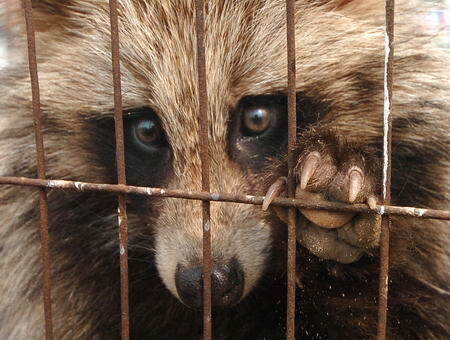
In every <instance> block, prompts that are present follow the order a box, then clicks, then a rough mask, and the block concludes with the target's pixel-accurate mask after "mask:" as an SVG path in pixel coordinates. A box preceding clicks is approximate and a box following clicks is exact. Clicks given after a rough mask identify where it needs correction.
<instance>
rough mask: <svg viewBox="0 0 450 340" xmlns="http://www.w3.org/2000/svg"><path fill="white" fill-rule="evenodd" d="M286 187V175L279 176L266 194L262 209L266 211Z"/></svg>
mask: <svg viewBox="0 0 450 340" xmlns="http://www.w3.org/2000/svg"><path fill="white" fill-rule="evenodd" d="M285 187H286V177H280V178H278V179H277V180H276V181H275V182H274V183H273V184H272V185H271V186H270V188H269V190H267V193H266V196H265V197H264V201H263V204H262V210H263V211H266V210H267V208H268V207H269V205H270V203H272V201H273V200H274V199H275V198H276V197H277V196H278V195H280V193H282V192H283V191H284V189H285Z"/></svg>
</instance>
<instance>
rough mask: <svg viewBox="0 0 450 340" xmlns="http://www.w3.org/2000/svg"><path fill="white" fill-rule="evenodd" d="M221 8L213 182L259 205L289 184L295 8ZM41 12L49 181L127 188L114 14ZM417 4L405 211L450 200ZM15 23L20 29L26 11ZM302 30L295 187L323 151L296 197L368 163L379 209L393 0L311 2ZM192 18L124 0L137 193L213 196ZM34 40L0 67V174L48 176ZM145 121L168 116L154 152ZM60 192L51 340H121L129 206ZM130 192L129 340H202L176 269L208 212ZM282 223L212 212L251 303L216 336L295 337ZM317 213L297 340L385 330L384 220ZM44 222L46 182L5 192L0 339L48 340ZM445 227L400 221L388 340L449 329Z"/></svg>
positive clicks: (403, 144) (219, 252)
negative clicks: (381, 321)
mask: <svg viewBox="0 0 450 340" xmlns="http://www.w3.org/2000/svg"><path fill="white" fill-rule="evenodd" d="M206 3H207V4H206V61H207V86H208V94H209V101H208V112H209V137H210V154H211V190H213V191H216V192H241V193H248V194H257V195H264V194H265V193H266V191H267V189H268V188H269V186H270V184H271V183H272V182H273V181H274V180H276V179H277V178H278V177H279V176H283V175H286V164H285V161H284V159H285V150H286V138H287V136H286V134H287V129H286V110H285V107H286V98H285V95H286V89H287V80H286V76H287V71H286V70H287V68H286V30H285V4H284V1H282V0H240V1H232V0H217V1H206ZM33 6H34V17H35V26H36V30H37V32H36V41H37V54H38V70H39V80H40V89H41V103H42V110H43V116H44V125H45V131H44V133H45V135H44V138H45V149H46V159H47V175H48V178H55V179H72V180H81V181H89V182H98V183H102V182H107V183H115V182H116V175H115V173H116V172H115V171H116V170H115V165H114V164H115V162H114V121H113V109H114V107H113V87H112V73H111V54H110V32H109V27H110V26H109V7H108V3H107V1H104V0H101V1H94V0H64V1H52V0H35V1H33ZM411 8H414V7H410V6H409V5H408V4H404V3H403V2H400V1H399V3H398V4H397V15H396V24H397V25H396V29H395V76H394V77H395V85H394V99H393V107H392V114H393V163H392V166H393V173H392V176H393V177H392V183H393V185H392V202H393V204H395V205H402V206H418V207H430V208H446V209H448V208H449V203H448V192H449V149H450V148H449V146H450V143H449V141H450V138H449V131H450V121H449V103H448V102H449V100H448V98H449V96H450V77H449V70H450V65H449V64H448V55H447V56H445V55H443V54H442V53H441V52H440V51H439V50H437V49H436V48H435V47H434V45H433V44H432V41H431V38H430V37H429V36H425V35H421V34H420V32H417V30H416V26H415V22H416V20H418V18H417V17H416V16H414V11H412V10H411ZM414 9H415V10H417V8H414ZM8 15H9V16H10V18H11V20H13V21H14V22H15V23H16V25H17V26H16V27H18V30H17V32H19V31H20V29H21V28H22V27H23V20H22V19H21V15H22V12H21V9H20V8H17V12H13V13H9V14H8ZM295 21H296V46H297V51H296V52H297V53H296V58H297V80H296V83H297V96H298V103H297V104H298V114H297V116H298V131H299V137H298V148H297V154H298V159H299V164H298V167H297V169H298V172H299V174H298V175H299V179H300V177H301V176H304V172H303V173H302V169H304V167H305V164H306V163H307V162H308V159H309V158H308V157H309V155H310V154H311V153H313V154H314V155H319V156H317V159H318V160H319V161H320V162H321V165H320V167H319V168H317V169H316V171H315V172H314V174H313V175H312V177H311V181H310V183H308V184H307V185H308V186H307V187H306V190H299V191H298V193H299V195H302V194H305V192H314V193H315V194H317V195H320V198H326V199H330V200H339V201H345V202H346V201H348V195H347V194H346V192H347V191H345V190H346V189H345V188H347V189H348V186H349V183H348V177H346V176H347V175H346V174H348V172H349V171H350V170H351V169H355V167H356V168H357V169H359V170H357V172H358V171H359V173H360V174H362V177H363V179H364V181H363V185H362V187H361V188H360V189H361V190H360V191H359V193H358V195H357V196H356V199H355V201H356V202H361V203H363V202H366V201H367V200H368V199H369V198H375V199H378V200H379V197H380V193H379V191H378V190H379V189H378V188H379V187H380V186H379V184H380V177H381V170H380V169H379V164H381V163H380V162H381V158H380V155H381V144H382V131H383V129H382V113H383V76H384V8H383V6H382V1H372V0H353V1H344V0H321V1H319V0H317V1H315V0H298V1H297V2H296V12H295ZM194 24H195V22H194V3H193V1H192V0H167V1H144V0H121V1H120V7H119V30H120V51H121V68H122V93H123V105H124V109H125V112H126V114H125V116H126V117H131V118H125V120H126V121H125V128H126V140H125V143H126V145H125V148H126V161H127V169H126V170H127V181H128V183H129V184H133V185H141V186H154V187H166V188H181V189H186V190H199V189H200V188H201V172H200V156H199V143H200V141H199V137H198V135H197V131H198V118H197V115H198V102H197V87H196V79H197V72H196V66H195V53H196V52H195V26H194ZM25 43H26V40H25V35H23V34H20V32H19V33H17V35H16V36H15V38H14V39H13V40H12V41H11V52H12V53H13V55H14V59H13V63H12V65H11V66H10V67H9V68H8V69H6V70H2V73H1V75H0V94H1V95H0V107H1V108H2V109H1V112H0V175H2V176H6V175H10V176H27V177H35V175H36V156H35V146H34V135H33V128H32V119H31V101H30V97H31V91H30V83H29V76H28V68H27V63H26V45H25ZM251 107H263V108H270V110H272V111H270V112H272V113H273V112H275V113H274V116H276V124H275V123H273V121H271V123H270V124H272V125H273V126H274V127H272V125H271V127H269V128H268V129H272V130H273V131H272V130H267V132H266V131H265V132H264V134H260V135H255V133H254V132H253V131H251V133H249V132H248V131H247V130H245V131H244V130H243V129H242V125H243V124H245V123H246V121H245V120H243V119H241V118H242V117H241V114H242V112H247V111H245V110H247V109H248V108H251ZM136 112H137V113H136ZM252 112H253V111H252ZM136 114H138V115H140V116H139V117H141V116H142V115H143V116H145V117H153V118H152V119H153V120H151V122H155V121H157V122H158V124H159V126H160V131H162V132H161V134H162V135H163V137H161V136H160V139H159V140H158V141H160V140H163V142H161V143H162V144H158V145H157V146H154V145H153V144H152V145H151V148H150V149H149V148H146V146H142V145H141V144H139V143H137V142H136V135H133V134H132V133H131V132H129V131H134V130H132V128H133V126H135V125H133V124H134V123H133V122H134V120H133V119H135V118H133V117H135V116H136ZM273 119H275V118H273ZM146 122H148V121H146ZM252 122H255V121H250V125H249V126H251V127H252V126H253V125H251V123H252ZM274 124H275V125H274ZM253 127H254V126H253ZM256 128H257V127H256ZM243 131H244V132H243ZM245 134H246V135H245ZM144 137H145V136H144ZM147 140H148V139H147ZM155 150H156V151H155ZM342 188H344V189H345V190H344V189H342ZM48 197H49V207H50V212H49V215H50V247H51V255H52V266H51V267H52V287H53V290H52V299H53V312H54V331H55V336H56V338H58V339H116V338H119V335H120V292H119V246H118V238H117V217H116V212H117V198H116V196H114V195H106V194H95V193H89V194H88V193H74V192H70V193H69V192H61V191H55V190H50V191H49V192H48ZM127 200H128V214H129V218H128V222H129V233H130V239H129V256H130V261H129V265H130V313H131V334H132V337H133V339H174V338H180V339H198V338H200V337H201V334H202V333H201V326H202V324H201V321H202V318H201V313H200V312H197V311H195V310H191V309H189V308H187V307H186V306H184V305H183V304H182V303H181V302H180V296H179V289H178V288H177V286H176V282H175V272H176V271H177V268H179V267H178V266H180V265H181V266H189V265H192V264H193V263H196V264H198V263H201V254H202V243H201V240H202V235H201V208H200V207H201V204H200V202H196V201H186V200H179V199H149V198H142V197H134V196H129V197H128V198H127ZM278 215H280V214H276V213H275V212H273V211H272V212H263V211H262V210H261V207H258V206H251V205H241V204H231V203H217V202H215V203H212V205H211V218H212V229H211V230H212V231H211V233H212V247H213V250H212V256H213V261H214V262H215V263H220V262H221V261H230V260H231V259H234V260H236V261H238V262H239V263H240V266H241V268H242V272H243V275H244V282H245V283H244V285H243V288H242V301H240V302H239V303H238V304H237V305H236V306H232V307H229V308H216V309H215V311H214V316H213V320H214V321H213V335H214V337H215V338H217V339H233V338H238V339H281V338H283V337H284V332H285V303H286V301H285V300H286V293H285V226H284V224H283V223H282V221H280V220H279V219H278ZM303 216H304V215H303V214H300V213H299V219H298V220H299V222H298V231H299V235H300V236H299V245H298V263H299V265H298V281H299V288H298V304H297V305H298V322H297V325H298V326H297V328H298V329H297V334H298V336H299V338H300V337H301V338H303V339H343V338H345V337H347V338H353V339H356V338H373V337H374V335H375V334H376V321H377V296H378V275H379V269H378V268H379V261H378V255H377V254H378V239H379V218H378V217H376V216H374V215H370V216H365V215H361V216H360V215H357V216H354V217H353V219H352V221H351V222H349V223H350V224H348V225H347V224H346V225H345V226H342V227H341V228H338V231H337V232H336V233H335V232H334V231H329V232H328V231H327V232H324V229H323V228H319V227H317V226H315V225H313V224H314V222H315V221H316V220H315V219H314V218H312V222H308V220H307V219H305V218H304V217H303ZM331 218H335V215H332V216H331ZM38 220H39V213H38V193H37V192H36V191H35V190H34V189H30V188H24V187H12V186H2V187H1V188H0V221H1V228H0V273H1V276H0V297H1V298H0V338H1V339H41V338H43V336H44V321H43V306H42V297H41V291H42V282H41V258H40V240H39V229H38ZM311 223H312V224H311ZM448 227H449V225H448V222H444V221H436V220H424V219H414V218H406V217H401V218H400V217H392V228H391V261H390V281H389V283H390V287H389V311H388V337H389V338H392V339H402V338H404V339H416V338H417V339H444V338H448V337H449V336H450V333H449V325H448V320H449V319H450V313H449V307H448V306H449V305H450V304H449V302H450V300H449V291H448V283H449V264H450V263H449V228H448ZM330 235H331V236H330ZM336 235H338V236H336ZM335 236H336V237H337V238H336V239H333V241H330V242H331V243H330V244H328V245H327V243H326V242H328V240H329V238H328V237H335ZM336 249H343V250H342V253H337V250H336ZM353 251H354V253H352V252H353Z"/></svg>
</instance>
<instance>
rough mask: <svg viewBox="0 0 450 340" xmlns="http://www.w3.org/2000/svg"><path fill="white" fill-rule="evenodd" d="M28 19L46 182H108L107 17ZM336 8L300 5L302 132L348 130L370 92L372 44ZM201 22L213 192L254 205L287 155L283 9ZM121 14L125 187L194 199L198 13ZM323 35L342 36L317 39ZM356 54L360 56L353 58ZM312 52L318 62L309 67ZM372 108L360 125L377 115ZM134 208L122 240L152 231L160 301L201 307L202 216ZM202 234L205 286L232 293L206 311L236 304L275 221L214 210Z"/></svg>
mask: <svg viewBox="0 0 450 340" xmlns="http://www.w3.org/2000/svg"><path fill="white" fill-rule="evenodd" d="M322 5H323V6H322ZM36 6H37V8H36V13H37V15H36V18H37V27H38V33H37V38H38V51H39V52H40V56H41V58H42V62H40V65H39V71H40V81H41V92H42V105H43V109H44V112H45V117H46V120H47V124H48V126H49V127H53V129H54V130H51V128H50V130H49V133H48V136H47V138H48V140H59V142H58V144H57V145H58V149H56V147H53V146H52V147H51V148H50V150H49V162H50V164H49V168H50V169H49V171H50V173H52V174H53V176H55V177H64V175H62V176H61V174H67V173H68V172H69V169H79V170H80V171H79V172H78V174H79V176H81V177H82V178H81V179H84V180H91V181H107V182H108V181H109V182H114V181H115V177H114V168H113V167H112V166H111V164H113V155H114V141H113V133H112V126H113V124H112V111H113V104H112V100H111V98H112V80H111V69H110V65H111V60H110V33H109V12H108V4H107V2H106V1H102V2H91V1H74V2H73V3H71V5H70V6H65V5H57V4H46V3H42V4H37V5H36ZM340 6H341V5H340V3H328V4H315V3H309V2H300V3H298V8H297V10H298V15H297V16H296V20H297V22H298V25H297V32H296V35H297V40H298V41H299V42H301V53H298V57H297V58H298V65H299V70H298V74H299V78H298V82H297V83H298V89H297V90H298V106H299V111H298V122H299V123H298V128H299V130H304V129H307V128H309V127H310V126H311V125H314V124H316V123H317V122H318V121H319V120H320V122H321V123H325V124H326V123H327V122H328V124H329V125H332V126H333V127H334V128H336V129H338V128H341V129H342V130H345V129H347V127H346V126H347V124H346V123H345V122H341V120H340V119H339V117H340V116H341V115H342V113H343V112H344V111H345V112H346V114H349V112H350V113H351V112H352V111H354V110H356V108H353V109H350V106H351V105H353V101H354V100H360V96H361V94H360V92H361V91H359V90H358V87H359V86H360V84H361V82H363V81H367V82H372V81H369V80H368V79H366V76H365V74H366V73H368V72H369V71H368V70H367V68H368V67H369V68H370V67H372V68H373V67H377V66H378V65H373V64H370V63H369V64H368V61H370V62H371V63H373V60H378V59H377V58H379V57H380V56H381V53H382V52H380V48H379V47H380V46H381V43H380V42H381V37H382V35H381V30H380V29H379V28H378V27H376V28H371V29H369V30H364V31H360V30H358V28H359V27H358V25H359V21H355V20H353V19H350V17H348V16H345V15H343V14H345V13H343V12H342V11H343V10H342V8H340ZM363 7H364V6H363ZM345 10H346V8H345V6H344V12H345ZM305 11H306V12H307V14H306V13H303V12H305ZM206 13H207V14H206V53H207V54H206V64H207V88H208V114H209V121H208V127H209V152H210V155H211V190H212V191H216V192H245V193H251V194H259V195H262V194H264V193H265V191H266V190H267V187H268V185H269V184H270V180H271V179H273V178H274V176H275V174H277V173H279V172H280V171H282V170H280V169H282V168H283V166H282V165H281V164H282V161H280V160H282V159H283V157H284V153H285V151H284V150H285V149H286V131H287V124H286V121H287V117H286V116H287V113H286V111H287V110H286V97H285V92H286V86H287V85H286V54H285V50H286V43H285V40H286V39H285V36H286V31H285V25H284V20H285V17H284V15H285V7H284V2H283V1H275V0H274V1H250V0H249V1H239V2H229V1H218V2H211V3H207V9H206ZM119 14H120V15H119V30H120V49H121V67H122V94H123V105H124V108H125V114H124V123H125V135H126V138H125V149H126V161H127V169H126V171H127V181H128V183H129V184H132V185H147V186H161V187H167V188H179V189H184V190H199V189H200V187H201V185H200V183H201V170H200V156H199V150H200V143H201V142H200V140H199V137H198V129H199V127H198V102H197V96H198V93H197V84H196V79H197V78H196V76H197V72H196V65H195V53H196V52H195V34H194V32H195V29H194V23H195V20H194V19H195V18H194V4H193V2H192V1H177V2H163V3H148V2H144V1H131V0H125V1H122V2H121V3H120V7H119ZM350 23H351V25H350ZM331 24H332V25H336V24H337V25H339V27H341V28H342V29H341V31H338V32H333V34H331V33H330V32H328V31H318V30H317V27H318V26H324V25H328V26H329V25H331ZM348 37H352V38H351V39H349V38H348ZM355 41H358V44H360V45H361V49H360V50H361V51H362V55H355V54H354V53H352V52H351V47H352V44H353V43H354V42H355ZM319 51H320V54H322V55H324V56H325V57H323V58H318V53H319ZM364 58H366V59H367V60H368V61H365V60H364ZM336 64H339V65H341V66H340V67H339V68H336ZM300 75H301V76H300ZM344 89H345V90H344ZM349 96H353V97H354V99H352V100H349V99H348V98H349ZM378 97H379V93H378ZM378 97H375V98H373V103H372V102H371V103H370V104H371V106H372V107H370V108H368V106H369V105H366V106H364V107H362V106H361V107H360V108H359V111H358V112H359V113H360V114H362V113H363V112H367V111H369V110H372V109H373V106H374V105H375V104H376V103H375V102H376V100H377V98H378ZM364 100H366V99H364ZM364 119H365V118H364ZM370 124H372V126H367V128H368V130H369V132H370V133H377V132H375V126H376V125H378V122H377V121H370ZM371 129H373V131H372V130H371ZM61 135H62V136H63V137H62V138H61ZM364 136H367V134H364ZM364 136H362V138H364ZM359 137H361V136H359V135H355V136H354V138H359ZM52 145H53V144H52ZM59 149H64V150H65V153H64V156H63V155H62V154H59ZM52 165H53V166H52ZM66 177H67V175H66ZM78 179H80V178H78ZM130 203H131V208H130V214H131V216H132V217H131V218H130V221H131V222H130V232H131V234H133V230H141V229H142V228H144V227H145V228H148V229H150V230H151V233H152V235H153V241H152V244H151V245H149V247H153V248H154V253H155V259H156V266H157V268H158V272H159V275H160V276H161V278H162V280H163V282H164V283H165V285H166V287H167V288H168V289H169V290H170V291H171V292H172V293H173V294H174V295H175V296H177V297H179V298H180V299H181V300H182V301H184V302H185V303H186V301H187V300H189V301H190V303H188V304H190V305H191V306H197V307H198V306H199V303H201V302H200V301H199V300H198V298H199V294H200V293H199V292H200V290H201V284H200V280H201V275H202V273H201V270H200V267H199V266H200V264H201V261H202V229H201V209H200V203H199V202H193V201H185V200H177V199H165V200H161V201H156V200H144V199H140V200H138V199H136V198H131V199H130ZM211 223H212V225H211V237H212V258H213V263H214V266H213V286H214V285H217V287H216V288H215V289H216V290H217V291H218V292H219V291H222V290H224V291H225V293H227V292H228V293H229V292H230V291H231V292H232V294H231V295H232V297H230V296H225V295H226V294H225V293H224V294H225V295H224V296H223V298H217V299H215V300H214V301H215V302H216V303H217V304H218V305H229V304H234V303H237V302H238V301H240V300H241V299H242V297H244V296H245V295H246V294H247V293H248V292H250V291H251V290H252V288H253V287H254V286H255V285H256V284H257V282H258V280H259V279H260V277H261V276H262V275H263V273H264V271H265V268H266V266H267V265H268V259H269V255H270V252H271V247H272V242H273V239H274V237H273V230H272V228H273V225H274V223H273V219H272V222H271V221H270V219H268V215H267V214H266V213H264V212H262V211H261V210H260V209H259V208H258V207H254V206H247V205H239V204H224V203H217V202H213V203H212V205H211ZM223 278H225V279H223ZM193 287H194V288H193ZM213 288H214V287H213ZM199 289H200V290H199ZM193 290H195V291H193ZM180 291H181V294H180ZM189 295H191V296H192V295H195V296H196V298H197V300H195V299H194V300H195V301H194V300H192V298H189V297H187V296H189Z"/></svg>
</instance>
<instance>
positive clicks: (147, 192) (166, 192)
mask: <svg viewBox="0 0 450 340" xmlns="http://www.w3.org/2000/svg"><path fill="white" fill-rule="evenodd" d="M0 185H21V186H31V187H39V188H50V189H58V190H71V191H79V192H95V191H97V192H108V193H116V194H134V195H143V196H152V197H173V198H184V199H192V200H201V201H214V202H234V203H244V204H255V205H262V203H263V201H264V196H253V195H243V194H231V193H216V192H212V193H209V192H203V191H185V190H177V189H161V188H149V187H136V186H131V185H122V184H99V183H87V182H77V181H65V180H44V179H35V178H27V177H0ZM271 204H272V205H276V206H280V207H296V208H306V209H317V210H329V211H348V212H363V213H369V214H370V213H372V214H380V215H396V216H411V217H417V218H432V219H438V220H450V211H449V210H436V209H425V208H415V207H398V206H392V205H377V206H376V208H375V209H370V208H369V207H368V206H367V205H365V204H345V203H340V202H327V201H323V202H314V203H311V202H307V201H303V200H299V199H293V198H284V197H278V198H275V199H274V200H273V202H272V203H271Z"/></svg>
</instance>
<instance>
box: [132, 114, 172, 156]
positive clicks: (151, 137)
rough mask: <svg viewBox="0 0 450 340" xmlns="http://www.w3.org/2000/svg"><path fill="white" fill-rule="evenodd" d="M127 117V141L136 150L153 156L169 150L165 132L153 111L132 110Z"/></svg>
mask: <svg viewBox="0 0 450 340" xmlns="http://www.w3.org/2000/svg"><path fill="white" fill-rule="evenodd" d="M126 115H127V116H126V118H125V129H126V135H127V139H128V142H131V143H132V146H134V148H135V149H137V150H139V151H141V152H144V153H152V154H155V153H159V152H161V151H163V150H165V149H167V141H166V137H165V134H164V130H163V128H162V126H161V124H160V122H159V120H158V118H157V117H156V115H155V114H154V113H153V111H152V110H150V109H147V108H143V109H137V110H130V111H128V112H127V113H126ZM137 150H136V151H137Z"/></svg>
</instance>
